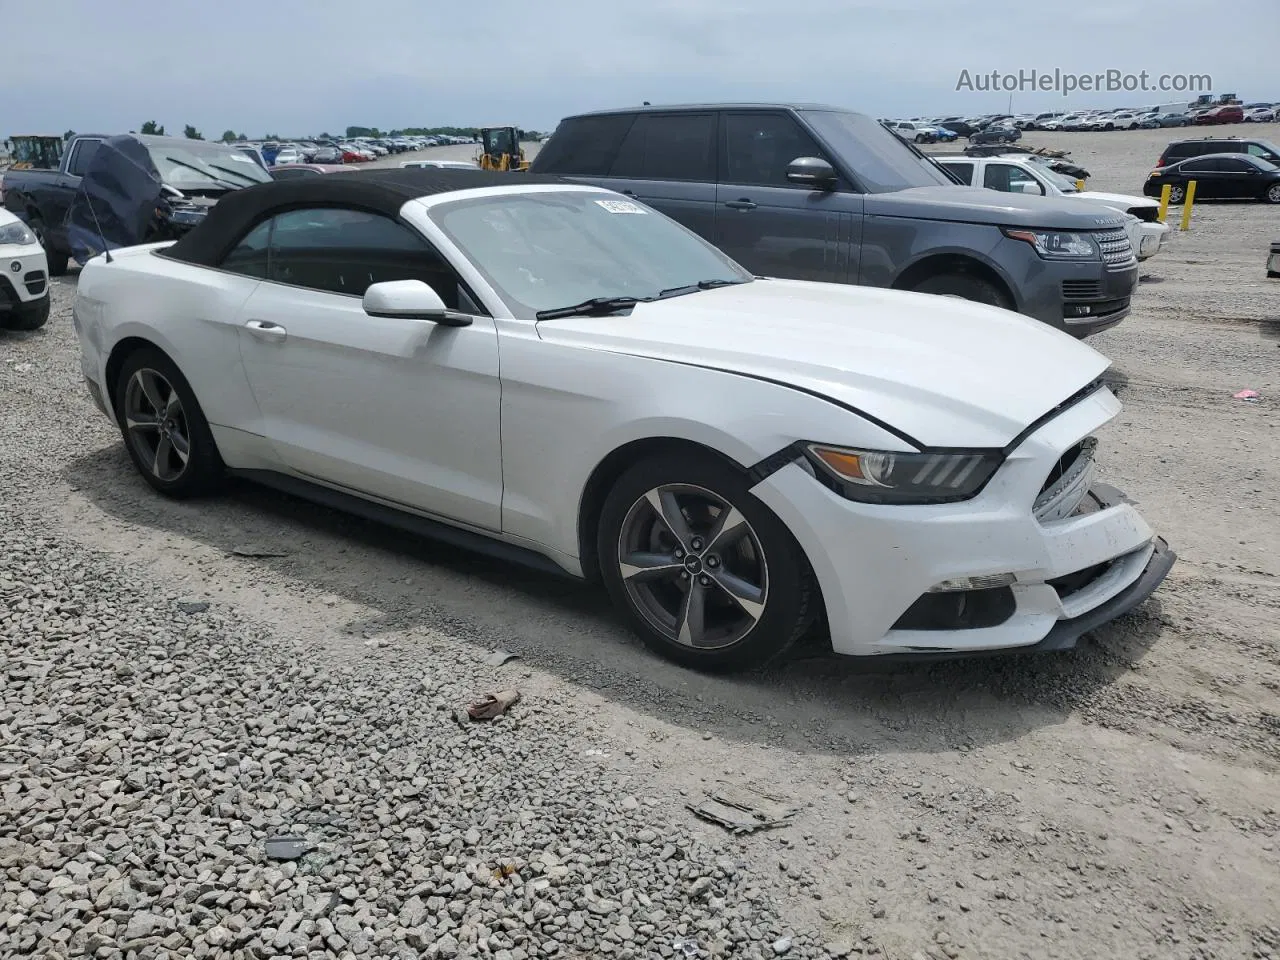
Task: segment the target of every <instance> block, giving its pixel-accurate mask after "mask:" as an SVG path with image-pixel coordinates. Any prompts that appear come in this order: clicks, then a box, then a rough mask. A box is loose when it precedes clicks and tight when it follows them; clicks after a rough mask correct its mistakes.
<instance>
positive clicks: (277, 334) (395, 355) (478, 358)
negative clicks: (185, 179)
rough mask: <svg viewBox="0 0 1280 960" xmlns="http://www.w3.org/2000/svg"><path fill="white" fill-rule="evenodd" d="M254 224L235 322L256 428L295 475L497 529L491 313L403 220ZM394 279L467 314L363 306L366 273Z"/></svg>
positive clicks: (311, 212)
mask: <svg viewBox="0 0 1280 960" xmlns="http://www.w3.org/2000/svg"><path fill="white" fill-rule="evenodd" d="M267 229H268V239H267V247H268V256H267V263H266V268H265V273H266V275H265V277H264V282H263V283H261V284H259V286H258V287H257V289H256V290H255V291H254V293H253V294H252V296H250V297H249V299H248V300H247V301H246V302H245V304H244V305H243V307H242V308H241V310H240V314H239V317H238V322H239V325H240V326H239V335H240V355H241V359H242V362H243V365H244V369H245V372H246V374H247V376H248V380H249V384H250V388H251V389H252V392H253V396H254V398H255V399H256V400H257V402H258V406H259V408H260V409H261V411H262V415H263V426H262V429H263V431H264V433H265V435H266V437H267V439H268V440H269V441H270V442H271V444H272V445H273V447H274V448H275V450H276V453H277V456H278V457H279V458H280V460H281V461H282V462H283V463H284V464H285V465H287V466H288V468H289V469H291V470H292V471H294V472H295V473H296V474H298V475H299V476H301V477H303V478H304V479H310V480H313V481H318V482H321V483H324V484H327V485H330V486H333V487H337V488H340V489H342V490H344V491H346V492H350V493H356V494H362V495H365V496H369V497H373V498H375V499H378V500H381V501H384V502H387V503H389V504H390V505H392V506H398V507H407V508H410V509H413V510H415V511H419V512H423V513H427V514H430V515H433V516H436V517H440V518H442V519H446V520H452V521H455V522H460V523H463V524H466V525H468V526H472V527H476V528H480V529H484V530H491V531H496V530H498V529H500V512H501V501H502V457H501V449H500V445H499V443H500V423H499V415H500V411H499V402H500V385H499V379H498V340H497V330H496V327H495V325H494V321H493V319H492V318H491V317H489V316H487V315H485V314H483V313H482V312H481V310H480V308H479V307H477V306H476V302H475V300H474V299H473V298H471V296H470V295H469V294H468V292H467V291H466V289H465V287H464V286H463V284H462V282H461V280H460V278H459V277H458V276H457V274H456V273H455V272H454V271H453V269H452V267H451V266H450V265H449V264H448V262H447V261H445V260H444V259H443V258H442V257H441V256H440V255H439V253H438V252H437V251H436V250H435V249H434V248H433V247H431V245H430V244H428V243H427V241H426V240H425V239H424V238H423V237H422V236H421V235H420V234H418V233H417V231H416V230H413V229H412V228H411V227H409V226H407V225H406V224H404V223H401V222H398V221H396V220H393V219H391V218H389V217H384V216H381V215H379V214H374V213H369V212H366V211H362V210H356V209H345V208H338V207H328V208H322V209H303V210H291V211H288V212H286V213H281V214H278V215H277V216H275V217H274V218H272V219H271V220H270V221H269V223H268V226H267ZM247 239H248V238H246V240H247ZM228 259H229V260H230V261H231V262H232V263H234V262H235V260H236V251H235V250H233V251H232V252H231V254H230V255H229V258H228ZM224 267H225V264H224ZM407 279H417V280H423V281H424V282H426V283H428V284H429V285H430V286H432V287H433V288H434V289H435V290H436V291H437V292H438V293H439V294H440V295H441V298H442V299H443V300H444V301H445V304H446V305H447V306H449V307H450V308H451V309H457V310H461V311H463V312H467V313H471V314H473V315H474V320H473V322H472V324H471V325H470V326H465V327H446V326H440V325H437V324H435V323H432V322H430V321H427V320H420V319H406V318H388V317H372V316H369V315H368V314H366V313H365V311H364V308H363V306H362V302H361V298H362V297H363V295H364V292H365V290H366V289H367V288H368V287H369V286H370V285H371V284H373V283H378V282H383V281H387V280H407Z"/></svg>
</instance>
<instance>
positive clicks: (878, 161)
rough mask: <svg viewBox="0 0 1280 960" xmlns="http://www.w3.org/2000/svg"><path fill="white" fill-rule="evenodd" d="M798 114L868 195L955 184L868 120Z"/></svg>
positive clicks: (841, 113)
mask: <svg viewBox="0 0 1280 960" xmlns="http://www.w3.org/2000/svg"><path fill="white" fill-rule="evenodd" d="M799 113H800V116H801V117H803V118H804V120H805V122H807V123H808V124H809V126H811V127H812V128H813V129H814V131H815V132H816V133H817V134H818V136H820V137H821V138H822V139H823V140H825V141H826V144H827V146H828V147H829V148H830V150H831V152H832V153H834V154H835V155H836V156H838V157H840V158H841V159H842V160H843V161H844V162H845V164H846V165H847V166H848V167H849V172H850V173H852V174H853V175H854V177H855V178H857V181H858V183H860V184H861V185H862V187H863V188H864V189H865V190H866V191H867V192H868V193H890V192H892V191H894V190H906V189H908V188H910V187H936V186H944V187H947V186H953V185H954V184H953V183H952V181H951V179H950V178H949V177H948V176H947V175H946V174H945V173H943V172H942V170H941V169H939V168H938V165H937V164H935V163H934V162H933V161H931V160H929V159H928V158H927V157H925V156H923V155H922V154H920V153H919V152H917V151H915V150H912V148H911V147H909V146H907V145H906V144H905V143H903V142H902V138H901V137H898V136H895V135H894V134H893V133H891V132H890V131H889V130H888V129H887V128H886V127H884V125H882V124H880V123H877V122H876V121H875V120H872V119H871V118H870V117H865V116H863V115H862V114H860V113H849V112H847V111H844V110H801V111H799Z"/></svg>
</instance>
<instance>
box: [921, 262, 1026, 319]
mask: <svg viewBox="0 0 1280 960" xmlns="http://www.w3.org/2000/svg"><path fill="white" fill-rule="evenodd" d="M911 289H912V290H914V291H915V292H916V293H932V294H935V295H937V296H943V297H960V298H961V299H964V300H972V301H974V302H975V303H986V304H990V305H991V306H993V307H1004V308H1005V309H1006V310H1011V309H1013V304H1012V303H1010V301H1009V297H1008V296H1007V295H1006V294H1005V292H1004V291H1003V290H1001V289H1000V288H999V287H997V286H996V285H995V284H994V283H992V282H991V281H989V280H984V279H983V278H982V277H978V276H974V275H973V274H971V273H960V272H958V271H957V272H953V273H938V274H934V275H933V276H932V277H926V278H925V279H924V280H922V281H920V282H919V283H917V284H916V285H915V286H914V287H911Z"/></svg>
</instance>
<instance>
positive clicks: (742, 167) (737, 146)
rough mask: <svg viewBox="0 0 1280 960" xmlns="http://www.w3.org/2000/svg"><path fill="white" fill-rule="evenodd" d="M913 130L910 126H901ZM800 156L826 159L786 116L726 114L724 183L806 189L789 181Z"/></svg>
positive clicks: (803, 132) (816, 146)
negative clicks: (789, 168) (790, 168)
mask: <svg viewBox="0 0 1280 960" xmlns="http://www.w3.org/2000/svg"><path fill="white" fill-rule="evenodd" d="M900 126H902V127H903V128H906V129H911V125H910V124H901V125H900ZM798 157H818V158H821V159H824V160H825V159H826V157H825V156H824V154H823V152H822V150H821V149H820V148H819V147H818V145H817V144H816V143H814V142H813V138H812V137H811V136H809V134H808V133H806V132H805V131H804V130H803V129H802V128H801V127H800V125H799V124H798V123H796V121H795V119H794V118H792V117H790V116H788V115H787V114H785V113H726V114H725V115H724V164H723V170H724V173H723V175H722V181H723V182H724V183H741V184H746V185H752V186H763V187H792V188H794V189H797V190H807V189H809V188H808V187H805V186H803V185H800V184H793V183H791V182H790V181H788V180H787V167H788V166H789V165H790V163H791V161H792V160H795V159H797V158H798Z"/></svg>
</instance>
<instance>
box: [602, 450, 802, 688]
mask: <svg viewBox="0 0 1280 960" xmlns="http://www.w3.org/2000/svg"><path fill="white" fill-rule="evenodd" d="M597 537H598V539H597V548H598V551H599V557H600V569H601V574H602V576H603V579H604V582H605V584H606V585H607V587H608V589H609V593H610V595H611V597H612V598H613V600H614V602H615V603H616V604H617V605H618V606H619V607H620V608H621V609H622V610H623V611H625V613H626V614H627V616H628V619H629V620H630V621H631V624H632V626H633V627H634V628H635V630H636V632H637V633H639V635H640V638H641V639H642V640H643V641H644V643H645V645H646V646H648V647H649V648H650V649H651V650H653V651H654V652H656V653H659V654H661V655H663V656H665V657H667V658H669V659H671V660H674V661H676V662H678V663H681V664H684V665H686V666H691V667H695V668H699V669H703V670H711V671H731V670H744V669H749V668H754V667H759V666H762V665H764V664H766V663H769V662H770V661H772V660H775V659H777V658H778V657H779V656H781V654H782V653H784V652H785V651H786V650H787V649H788V648H789V647H790V646H791V645H792V644H793V643H795V641H796V640H797V639H799V637H800V636H801V635H802V634H803V633H804V631H805V629H806V628H807V627H808V626H809V624H810V622H811V620H812V617H813V608H814V594H815V588H814V586H813V575H812V574H811V573H810V571H809V564H808V562H807V561H806V559H805V557H804V555H803V552H802V551H801V549H800V546H799V544H797V543H796V541H795V538H794V537H792V536H791V533H790V531H788V530H787V528H786V527H785V526H784V525H783V523H782V521H781V520H779V519H778V518H777V517H776V516H775V515H774V514H773V513H772V511H770V510H769V509H768V507H766V506H765V505H764V504H762V503H761V502H760V501H759V500H757V499H756V498H755V497H754V496H752V495H751V493H750V491H749V486H748V482H747V481H746V480H745V479H744V478H743V477H742V476H741V475H740V474H739V473H738V471H736V470H734V469H733V468H732V467H731V466H729V465H727V464H725V463H722V462H720V461H719V460H717V459H716V458H715V457H713V456H712V455H710V454H706V455H698V454H696V453H695V454H691V455H689V454H683V455H661V456H656V457H652V458H650V459H647V460H643V461H641V462H640V463H638V464H636V465H635V466H634V467H632V468H631V469H630V470H628V471H627V472H626V473H624V474H623V475H622V477H621V478H619V480H618V482H617V483H616V484H615V485H614V487H613V489H612V490H611V491H610V492H609V495H608V497H607V499H606V500H605V504H604V509H603V510H602V511H601V516H600V526H599V529H598V534H597Z"/></svg>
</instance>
